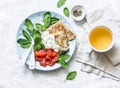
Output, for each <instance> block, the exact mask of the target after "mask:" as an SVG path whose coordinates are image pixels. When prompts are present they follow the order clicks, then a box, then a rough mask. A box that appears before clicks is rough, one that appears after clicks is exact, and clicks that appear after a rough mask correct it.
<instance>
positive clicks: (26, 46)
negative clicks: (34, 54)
mask: <svg viewBox="0 0 120 88" xmlns="http://www.w3.org/2000/svg"><path fill="white" fill-rule="evenodd" d="M30 46H31V43H28V44H25V45H24V44H21V47H22V48H29V47H30Z"/></svg>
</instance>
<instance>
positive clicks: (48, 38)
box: [41, 31, 60, 52]
mask: <svg viewBox="0 0 120 88" xmlns="http://www.w3.org/2000/svg"><path fill="white" fill-rule="evenodd" d="M41 37H42V42H43V43H44V45H45V48H46V49H49V48H51V49H53V50H54V51H56V52H59V51H60V46H59V45H57V44H56V42H55V37H54V35H52V34H49V31H45V32H43V33H42V34H41Z"/></svg>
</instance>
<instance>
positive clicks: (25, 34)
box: [22, 30, 32, 41]
mask: <svg viewBox="0 0 120 88" xmlns="http://www.w3.org/2000/svg"><path fill="white" fill-rule="evenodd" d="M22 33H23V35H24V37H25V38H26V39H27V40H28V41H31V40H32V39H31V37H30V35H29V34H28V33H27V32H26V31H25V30H23V31H22Z"/></svg>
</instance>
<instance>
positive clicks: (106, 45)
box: [88, 26, 114, 52]
mask: <svg viewBox="0 0 120 88" xmlns="http://www.w3.org/2000/svg"><path fill="white" fill-rule="evenodd" d="M88 40H89V44H90V46H91V48H92V49H93V50H94V51H96V52H107V51H109V50H110V49H111V48H112V47H113V45H114V37H113V33H112V31H111V30H110V28H108V27H106V26H96V27H94V28H93V29H92V30H91V31H90V32H89V35H88Z"/></svg>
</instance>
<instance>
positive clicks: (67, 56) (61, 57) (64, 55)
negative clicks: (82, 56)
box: [58, 54, 70, 61]
mask: <svg viewBox="0 0 120 88" xmlns="http://www.w3.org/2000/svg"><path fill="white" fill-rule="evenodd" d="M69 58H70V55H68V54H61V55H59V57H58V59H59V60H64V61H66V60H68V59H69Z"/></svg>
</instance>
